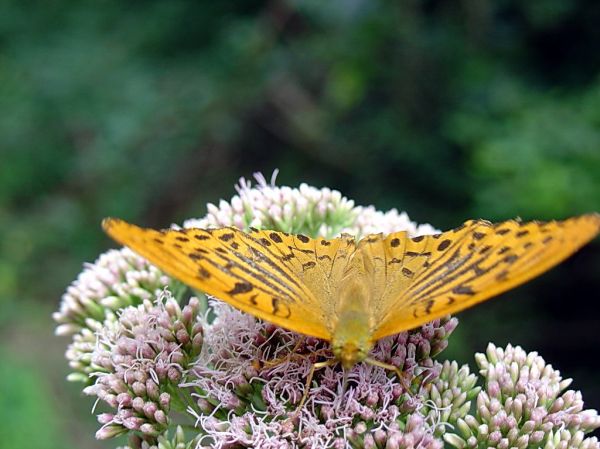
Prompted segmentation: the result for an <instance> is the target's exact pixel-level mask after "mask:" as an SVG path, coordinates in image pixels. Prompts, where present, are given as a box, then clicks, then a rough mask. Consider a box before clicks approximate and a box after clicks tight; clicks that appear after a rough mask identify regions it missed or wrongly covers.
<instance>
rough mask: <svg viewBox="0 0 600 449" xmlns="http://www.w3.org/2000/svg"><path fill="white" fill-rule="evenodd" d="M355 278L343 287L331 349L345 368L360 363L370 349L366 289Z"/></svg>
mask: <svg viewBox="0 0 600 449" xmlns="http://www.w3.org/2000/svg"><path fill="white" fill-rule="evenodd" d="M363 281H364V278H363V277H362V276H358V277H355V278H350V279H348V280H347V281H346V282H343V283H342V288H341V289H340V292H339V302H338V304H337V307H336V309H337V310H336V315H337V317H338V320H337V322H335V323H334V328H333V337H332V340H331V347H332V351H333V354H334V355H335V357H336V358H337V359H338V360H339V361H340V363H341V364H342V366H343V367H344V368H351V367H352V366H354V364H356V363H358V362H361V361H363V360H364V359H365V358H366V357H367V355H368V353H369V351H370V349H371V348H372V347H373V343H372V341H371V331H370V329H371V323H370V322H369V316H370V314H369V313H368V306H369V289H368V288H367V285H365V283H364V282H363Z"/></svg>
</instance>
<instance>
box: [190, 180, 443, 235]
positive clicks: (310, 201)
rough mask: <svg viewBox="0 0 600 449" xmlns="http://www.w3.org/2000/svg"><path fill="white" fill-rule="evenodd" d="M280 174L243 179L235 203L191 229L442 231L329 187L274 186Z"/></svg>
mask: <svg viewBox="0 0 600 449" xmlns="http://www.w3.org/2000/svg"><path fill="white" fill-rule="evenodd" d="M276 175H277V172H274V173H273V176H272V178H271V182H270V183H267V181H266V179H265V178H264V176H262V175H261V174H259V173H257V174H255V178H256V181H257V185H256V186H255V187H252V185H251V183H250V181H248V180H246V179H244V178H242V179H240V182H239V184H238V185H237V186H236V190H237V192H238V194H237V195H235V196H234V197H233V198H232V199H231V201H229V202H228V201H225V200H221V201H220V202H219V206H216V205H214V204H210V203H209V204H208V206H207V208H208V214H207V215H206V217H204V218H201V219H190V220H187V221H186V222H185V223H184V227H186V228H207V227H220V226H236V227H238V228H240V229H247V228H248V227H250V226H252V227H255V228H259V229H261V228H262V229H275V230H279V231H284V232H290V233H295V234H299V233H302V234H306V235H310V236H313V237H315V236H317V235H319V236H323V237H326V238H331V237H335V236H337V235H339V234H341V233H348V234H351V235H356V236H358V237H360V236H363V235H365V234H369V233H380V232H382V233H384V234H389V233H391V232H397V231H407V232H408V233H409V234H410V235H411V236H412V235H414V236H416V235H424V234H434V233H436V232H439V231H438V230H436V229H435V228H434V227H433V226H431V225H429V224H423V225H417V224H416V223H414V222H412V221H410V219H409V218H408V215H407V214H406V213H405V212H402V213H398V211H397V210H396V209H392V210H390V211H388V212H380V211H377V210H376V209H375V208H374V207H373V206H368V207H362V206H357V207H355V206H354V201H352V200H349V199H348V198H346V197H345V196H342V194H341V193H340V192H338V191H337V190H332V189H329V188H327V187H325V188H322V189H317V188H315V187H312V186H309V185H307V184H300V187H298V188H291V187H285V186H284V187H278V186H276V185H275V177H276Z"/></svg>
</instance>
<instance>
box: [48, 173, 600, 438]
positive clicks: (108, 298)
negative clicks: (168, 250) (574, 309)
mask: <svg viewBox="0 0 600 449" xmlns="http://www.w3.org/2000/svg"><path fill="white" fill-rule="evenodd" d="M256 180H257V185H256V186H254V187H253V186H251V184H250V182H248V181H246V180H243V179H242V180H241V181H240V183H239V184H238V186H237V187H236V189H237V192H238V194H237V195H236V196H234V197H233V198H232V199H231V200H230V201H224V200H222V201H221V202H220V203H219V205H218V206H215V205H209V206H208V214H207V215H206V216H205V217H204V218H201V219H193V220H188V221H187V222H185V223H184V226H185V227H192V226H193V227H215V226H237V227H240V228H248V227H249V226H254V227H258V228H269V229H275V230H280V231H286V232H293V233H303V234H307V235H312V236H316V235H322V236H324V237H333V236H336V235H339V234H340V233H343V232H346V233H350V234H353V235H357V236H363V235H365V234H369V233H378V232H383V233H391V232H397V231H407V232H408V234H409V235H411V236H416V235H423V234H431V233H435V232H438V231H436V230H435V229H434V228H433V227H432V226H430V225H417V224H416V223H414V222H412V221H410V219H409V218H408V216H407V215H406V213H404V212H402V213H399V212H397V211H396V210H391V211H388V212H385V213H384V212H380V211H377V210H375V208H373V207H372V206H369V207H361V206H354V203H353V202H352V201H351V200H348V199H347V198H345V197H343V196H342V195H341V194H340V193H339V192H337V191H335V190H331V189H327V188H323V189H317V188H314V187H310V186H307V185H304V184H303V185H301V186H300V187H299V188H290V187H277V186H275V185H274V179H273V180H272V181H271V182H270V183H268V182H267V181H266V180H265V178H264V177H263V176H261V175H257V176H256ZM178 286H179V285H178V284H177V283H176V282H174V281H173V280H172V279H170V278H168V277H167V276H165V275H164V274H163V273H161V272H160V271H159V270H158V269H156V268H155V267H153V266H152V265H150V264H149V263H148V262H146V261H145V260H144V259H142V258H141V257H138V256H137V255H135V254H133V253H132V252H131V251H129V250H128V249H121V250H111V251H108V252H107V253H105V254H103V255H102V256H100V257H99V259H98V260H97V261H96V262H94V263H93V264H89V265H86V267H85V270H84V271H83V272H82V273H81V274H80V276H79V277H78V279H77V280H76V281H75V282H73V284H72V285H71V286H70V287H69V288H68V289H67V292H66V293H65V294H64V295H63V298H62V302H61V306H60V310H59V311H58V312H56V313H55V314H54V319H55V320H56V321H57V322H58V326H57V329H56V333H57V334H59V335H65V336H70V337H71V338H72V341H71V344H70V346H69V348H68V350H67V354H66V355H67V359H68V360H69V364H70V366H71V367H72V369H73V370H74V373H72V374H71V375H70V376H69V379H71V380H82V381H84V382H86V383H87V384H88V386H87V387H86V388H85V389H84V392H85V393H86V394H88V395H91V396H95V397H97V398H98V400H99V402H100V404H101V406H102V407H108V410H107V411H105V412H104V413H101V414H100V415H99V416H98V419H99V421H100V423H101V424H102V427H101V428H100V430H99V431H98V432H97V434H96V437H97V438H99V439H107V438H110V437H113V436H117V435H121V434H127V435H128V436H129V443H128V446H127V447H126V448H124V449H200V448H209V447H210V448H234V447H235V448H265V449H271V448H273V449H275V448H277V449H283V448H314V447H323V448H328V447H331V448H336V449H338V448H339V449H346V448H348V449H358V448H369V449H375V448H379V449H382V448H386V449H396V448H421V449H440V448H442V447H444V446H452V447H456V448H459V449H462V448H467V447H469V448H487V447H498V448H509V447H511V448H512V447H517V448H523V449H525V448H528V447H545V448H549V449H550V448H560V449H568V448H585V449H600V445H599V443H598V441H597V440H596V439H595V438H589V437H587V438H586V434H587V433H589V432H590V431H592V430H594V429H596V428H598V427H599V426H600V418H599V417H598V415H597V413H596V412H595V411H594V410H584V408H583V402H582V398H581V394H580V393H579V392H575V391H572V390H566V389H567V387H568V385H569V383H570V381H569V380H563V379H562V378H561V377H560V375H559V373H558V372H557V371H556V370H554V369H552V367H551V366H550V365H546V364H545V362H544V361H543V360H542V359H541V357H539V356H538V355H537V354H536V353H529V354H528V353H526V352H525V351H523V350H522V349H520V348H519V347H512V346H508V347H507V348H506V349H501V348H496V347H495V346H493V345H490V346H489V348H488V350H487V352H486V354H485V355H484V354H477V355H476V361H477V364H478V365H479V368H480V376H477V375H476V374H474V373H471V372H470V371H469V368H468V366H462V367H460V366H459V365H458V364H457V363H456V362H453V361H445V362H441V361H438V360H437V357H438V356H439V354H440V353H441V352H442V351H443V350H444V349H445V348H446V346H447V344H448V337H449V336H450V335H451V333H452V332H453V330H454V329H455V327H456V325H457V320H456V319H455V318H450V317H445V318H443V319H438V320H435V321H432V322H431V323H427V324H425V325H423V326H421V327H420V328H417V329H413V330H411V331H408V332H403V333H400V334H398V335H394V336H391V337H387V338H384V339H382V340H380V341H379V342H377V344H376V345H375V347H374V348H373V350H372V352H371V354H370V357H371V358H372V359H375V360H377V361H379V362H381V365H386V366H388V368H389V366H390V365H391V366H393V367H397V368H398V370H397V371H396V370H390V369H385V368H383V367H382V366H381V365H379V366H378V365H373V364H368V363H360V364H358V365H356V366H354V367H353V368H352V369H351V370H347V371H344V370H343V369H341V367H340V366H339V365H337V364H335V363H333V355H332V353H331V350H330V347H329V344H328V343H327V342H324V341H322V340H319V339H316V338H310V337H303V336H300V335H299V334H296V333H294V332H290V331H287V330H284V329H282V328H279V327H277V326H275V325H272V324H269V323H266V322H263V321H261V320H258V319H256V318H254V317H253V316H250V315H248V314H244V313H242V312H240V311H238V310H236V309H233V308H232V307H230V306H229V305H227V304H224V303H223V302H220V301H216V300H211V301H210V305H208V304H204V303H203V302H202V301H200V300H198V299H196V298H186V297H185V296H184V295H179V294H178V295H177V299H175V298H174V297H173V296H172V294H171V293H170V291H173V288H174V287H178ZM169 289H170V290H169ZM202 299H203V298H202ZM180 302H181V304H185V305H183V306H182V305H180ZM327 362H330V363H327ZM315 363H321V366H323V365H325V366H323V367H322V368H321V369H316V370H314V364H315ZM313 371H314V372H313ZM310 375H312V381H311V382H307V377H309V376H310ZM182 426H188V427H193V430H192V431H191V432H188V435H187V436H186V435H185V434H184V433H183V430H182Z"/></svg>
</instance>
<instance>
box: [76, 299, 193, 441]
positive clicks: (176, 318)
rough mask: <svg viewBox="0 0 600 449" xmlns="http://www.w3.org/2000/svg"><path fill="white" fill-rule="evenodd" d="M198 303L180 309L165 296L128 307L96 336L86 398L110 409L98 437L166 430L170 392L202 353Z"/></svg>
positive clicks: (153, 434) (100, 417)
mask: <svg viewBox="0 0 600 449" xmlns="http://www.w3.org/2000/svg"><path fill="white" fill-rule="evenodd" d="M199 308H200V304H199V302H198V300H197V299H196V298H192V299H190V301H189V303H188V304H187V305H186V306H185V307H184V308H183V309H181V308H180V306H179V304H178V303H177V301H176V300H175V299H174V298H172V297H171V296H170V294H169V293H168V292H165V293H164V295H163V296H162V297H161V298H159V300H158V301H157V303H156V304H152V303H151V302H149V301H147V300H146V301H144V302H143V303H142V304H141V305H139V306H136V307H133V306H130V307H127V308H125V309H123V311H122V312H121V314H120V316H119V319H118V320H117V321H115V322H113V323H110V325H107V326H106V327H105V328H104V329H103V330H102V331H101V332H100V333H99V340H98V344H97V346H96V348H95V350H94V352H93V354H92V361H93V363H94V365H96V366H98V367H100V368H101V369H102V371H100V372H97V373H95V375H96V377H97V379H96V382H95V383H94V385H91V386H89V387H87V388H85V389H84V393H86V394H88V395H92V396H97V397H98V399H100V400H101V401H103V402H105V403H106V404H108V406H109V407H111V408H112V409H114V411H111V412H109V413H102V414H100V415H98V420H99V422H100V423H101V424H103V426H102V428H101V429H100V430H99V431H98V432H97V433H96V437H97V438H98V439H106V438H110V437H113V436H115V435H118V434H121V433H125V432H128V431H135V432H139V433H140V434H141V435H144V436H146V437H157V436H158V435H159V434H161V433H162V432H164V431H165V430H166V429H167V426H168V424H169V416H168V414H169V410H170V408H171V402H172V397H171V391H172V390H170V388H172V387H173V386H177V385H178V383H179V382H180V381H181V379H182V377H183V375H184V373H185V372H186V370H187V368H188V365H189V364H190V363H191V362H192V361H194V360H195V359H196V358H197V357H198V355H199V353H200V350H201V348H202V340H203V331H202V325H201V323H200V321H199V320H198V314H199Z"/></svg>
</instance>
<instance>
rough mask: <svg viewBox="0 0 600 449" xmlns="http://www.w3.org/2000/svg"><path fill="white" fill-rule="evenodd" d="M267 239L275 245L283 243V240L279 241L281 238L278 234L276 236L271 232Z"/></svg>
mask: <svg viewBox="0 0 600 449" xmlns="http://www.w3.org/2000/svg"><path fill="white" fill-rule="evenodd" d="M269 238H270V239H271V240H273V241H274V242H275V243H281V242H283V240H281V236H280V235H279V234H277V233H276V232H271V233H270V234H269Z"/></svg>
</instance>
